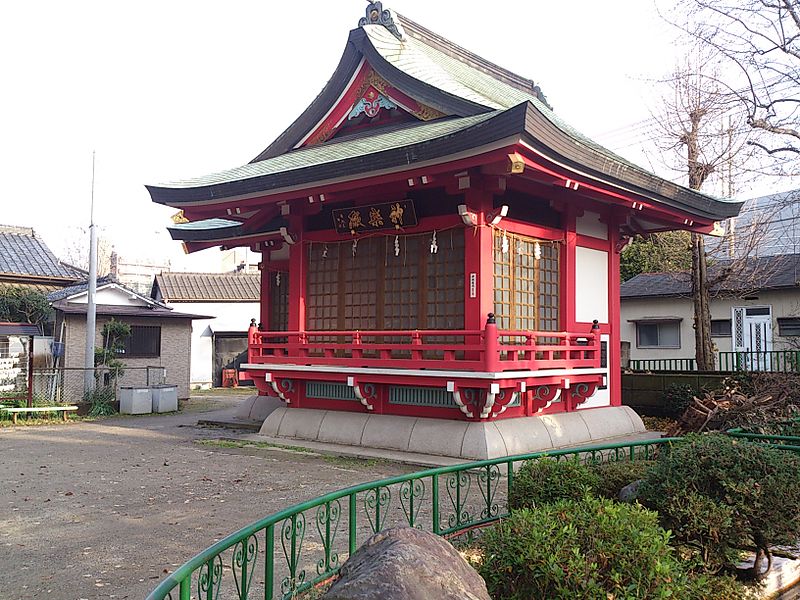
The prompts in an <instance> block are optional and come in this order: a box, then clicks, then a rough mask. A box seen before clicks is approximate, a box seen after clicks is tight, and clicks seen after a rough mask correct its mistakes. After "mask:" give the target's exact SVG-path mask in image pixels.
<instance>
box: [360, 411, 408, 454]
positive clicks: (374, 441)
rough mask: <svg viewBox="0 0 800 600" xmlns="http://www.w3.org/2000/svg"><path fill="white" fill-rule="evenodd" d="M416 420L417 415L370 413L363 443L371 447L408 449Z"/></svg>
mask: <svg viewBox="0 0 800 600" xmlns="http://www.w3.org/2000/svg"><path fill="white" fill-rule="evenodd" d="M416 422H417V418H416V417H401V416H395V415H369V420H368V421H367V425H366V427H364V434H363V435H362V436H361V444H362V445H363V446H367V447H369V448H388V449H390V450H403V451H406V450H408V443H409V441H410V440H411V432H412V431H413V430H414V424H415V423H416Z"/></svg>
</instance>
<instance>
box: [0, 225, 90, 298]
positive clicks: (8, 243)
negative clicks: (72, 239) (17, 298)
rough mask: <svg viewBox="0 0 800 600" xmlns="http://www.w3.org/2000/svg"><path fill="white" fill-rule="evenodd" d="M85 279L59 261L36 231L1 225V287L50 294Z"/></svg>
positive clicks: (82, 275)
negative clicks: (23, 288) (30, 289)
mask: <svg viewBox="0 0 800 600" xmlns="http://www.w3.org/2000/svg"><path fill="white" fill-rule="evenodd" d="M85 277H86V273H85V272H83V271H81V270H80V269H76V268H75V267H72V266H70V265H67V264H65V263H63V262H61V261H60V260H58V259H57V258H56V257H55V255H54V254H53V253H52V252H51V251H50V248H48V247H47V244H45V243H44V241H43V240H42V239H41V238H40V237H38V236H37V235H36V232H35V231H34V230H33V229H32V228H30V227H15V226H11V225H0V287H5V286H11V287H25V288H32V289H36V290H38V291H40V292H44V293H48V292H52V291H53V290H57V289H60V288H64V287H67V286H69V285H72V284H74V283H75V282H76V281H80V280H81V279H84V278H85Z"/></svg>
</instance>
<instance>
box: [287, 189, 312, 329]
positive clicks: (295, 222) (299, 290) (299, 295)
mask: <svg viewBox="0 0 800 600" xmlns="http://www.w3.org/2000/svg"><path fill="white" fill-rule="evenodd" d="M301 211H302V205H301V204H299V203H298V204H293V205H292V207H291V213H290V215H289V233H290V234H292V235H293V236H294V237H295V239H296V240H297V241H296V242H295V243H294V244H292V245H291V246H289V327H288V329H289V331H305V328H306V263H307V260H308V257H307V255H306V248H305V246H304V244H303V215H302V212H301Z"/></svg>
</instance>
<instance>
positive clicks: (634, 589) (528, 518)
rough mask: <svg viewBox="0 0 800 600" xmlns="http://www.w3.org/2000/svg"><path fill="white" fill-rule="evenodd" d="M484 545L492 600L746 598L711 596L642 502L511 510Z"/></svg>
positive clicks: (595, 501)
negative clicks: (544, 599) (688, 570)
mask: <svg viewBox="0 0 800 600" xmlns="http://www.w3.org/2000/svg"><path fill="white" fill-rule="evenodd" d="M480 545H481V550H482V552H483V560H482V562H481V564H480V565H479V571H480V574H481V576H483V578H484V580H485V581H486V585H487V588H488V591H489V594H490V595H491V597H492V598H494V599H495V600H531V599H534V598H548V599H552V600H560V599H564V600H566V599H569V600H573V599H575V598H582V599H586V600H594V599H597V600H608V599H609V598H614V599H615V600H636V599H640V598H648V599H666V598H675V599H700V598H704V599H707V600H712V599H714V600H716V599H719V600H723V599H724V600H728V599H729V598H731V597H737V598H739V597H743V596H741V595H738V594H737V595H735V596H730V595H727V594H729V593H730V589H731V588H730V587H728V586H726V588H727V589H724V590H723V591H724V594H725V595H722V592H720V593H719V595H710V594H716V592H714V591H713V590H709V589H708V588H709V586H708V585H707V581H703V580H699V579H692V578H690V577H689V576H688V575H687V573H686V571H685V569H684V567H683V565H682V563H681V561H679V560H678V558H677V557H676V555H675V553H674V551H673V550H672V549H671V548H670V546H669V533H668V532H666V531H664V530H663V529H662V528H661V527H659V525H658V516H657V515H656V514H655V513H653V512H651V511H648V510H646V509H644V508H642V507H640V506H638V505H632V504H620V503H616V502H613V501H610V500H606V499H602V498H597V497H591V496H586V497H584V498H583V499H581V500H577V501H576V500H561V501H558V502H555V503H552V504H543V505H541V506H539V507H538V508H536V509H534V510H530V509H521V510H517V511H513V512H512V513H511V516H510V517H509V518H507V519H504V520H501V521H500V522H499V523H497V524H496V525H495V526H494V527H491V528H489V529H487V530H486V531H485V532H484V535H483V536H482V538H481V540H480ZM725 583H731V582H725ZM731 585H737V584H735V582H732V583H731Z"/></svg>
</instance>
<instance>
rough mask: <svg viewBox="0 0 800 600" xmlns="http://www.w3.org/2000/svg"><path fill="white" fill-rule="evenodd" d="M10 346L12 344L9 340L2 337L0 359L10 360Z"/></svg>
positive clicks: (0, 339)
mask: <svg viewBox="0 0 800 600" xmlns="http://www.w3.org/2000/svg"><path fill="white" fill-rule="evenodd" d="M9 346H10V344H9V343H8V338H7V337H0V358H8V357H9V356H10V354H9V350H10V348H9Z"/></svg>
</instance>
